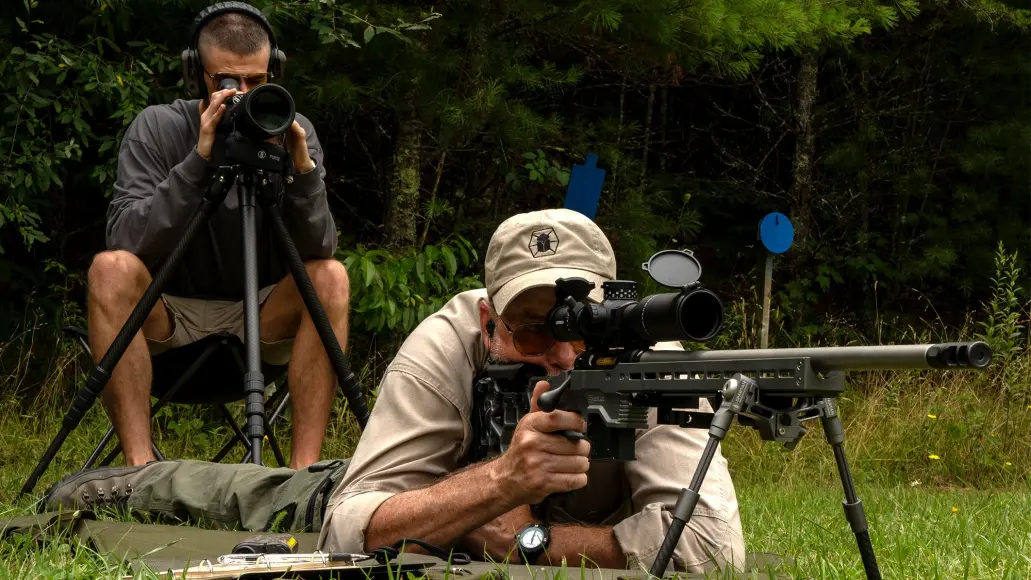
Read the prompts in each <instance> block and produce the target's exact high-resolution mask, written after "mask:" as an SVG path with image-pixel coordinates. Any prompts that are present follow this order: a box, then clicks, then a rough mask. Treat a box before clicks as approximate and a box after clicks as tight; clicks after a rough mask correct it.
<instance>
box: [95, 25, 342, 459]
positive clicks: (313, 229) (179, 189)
mask: <svg viewBox="0 0 1031 580" xmlns="http://www.w3.org/2000/svg"><path fill="white" fill-rule="evenodd" d="M192 42H194V41H193V40H191V43H192ZM196 44H197V46H196V48H197V50H199V52H200V63H201V65H202V66H201V67H200V68H202V69H203V70H199V71H197V76H198V77H199V78H190V79H187V80H188V81H192V82H194V83H195V84H196V85H197V87H198V89H197V90H198V92H200V93H202V94H197V95H196V96H197V97H198V98H196V99H193V100H176V101H175V102H173V103H172V104H170V105H156V106H151V107H148V108H147V109H145V110H144V111H143V112H142V113H140V115H139V116H138V117H137V118H136V119H134V120H133V122H132V124H131V125H130V126H129V128H128V130H127V131H126V133H125V137H124V138H123V139H122V143H121V149H120V151H119V155H118V175H117V180H116V182H115V185H114V197H113V199H112V201H111V205H110V207H109V209H108V222H107V246H108V251H105V252H102V253H100V254H98V255H97V256H96V257H95V259H94V260H93V263H92V265H91V266H90V270H89V300H88V318H89V342H90V348H91V350H92V352H93V356H94V358H95V359H96V360H97V361H99V360H100V359H101V358H102V357H103V356H104V353H105V352H106V351H107V349H108V347H109V346H110V345H111V343H112V341H113V340H114V338H115V336H116V335H117V334H118V331H119V330H120V329H121V327H122V325H123V324H124V323H125V321H126V319H127V318H128V317H129V313H130V312H132V309H133V308H134V307H135V306H136V304H137V303H138V302H139V300H140V298H141V297H142V296H143V293H144V291H145V290H146V289H147V287H148V286H149V285H150V283H151V276H152V275H154V274H155V273H156V271H157V268H159V267H160V265H161V264H162V262H163V261H164V260H165V259H167V258H168V256H169V254H170V252H171V251H172V248H173V247H174V246H175V244H176V242H177V241H178V240H179V238H180V236H181V235H182V233H183V228H184V227H185V226H186V224H187V223H188V222H189V220H190V218H191V216H192V215H193V213H194V212H195V211H196V209H197V207H198V206H199V204H200V202H201V199H202V198H203V197H204V195H205V192H206V190H207V188H208V185H209V181H210V180H211V177H212V176H213V175H214V172H215V168H214V167H213V157H214V156H215V154H216V153H217V151H215V148H217V147H218V145H217V144H216V132H215V128H216V127H217V126H218V124H219V122H220V120H221V118H222V116H223V115H224V113H225V110H226V105H225V101H226V99H227V98H228V97H230V96H232V95H233V94H235V93H237V92H239V93H245V92H247V90H249V89H253V88H254V87H256V86H258V85H260V84H262V83H264V82H266V80H267V79H268V76H269V67H270V54H271V50H272V46H271V41H270V33H269V29H268V24H267V23H266V22H264V21H263V20H262V19H261V18H260V12H258V11H257V10H256V9H254V10H253V11H246V10H243V9H241V8H239V7H235V8H234V7H232V6H230V7H228V8H227V7H222V8H220V9H218V10H215V12H214V17H212V18H210V19H209V20H207V21H206V22H205V23H203V26H202V28H201V29H200V30H199V35H198V37H197V38H196ZM184 75H186V76H189V73H188V71H184ZM224 77H232V78H234V79H236V80H237V82H238V83H239V86H240V89H239V91H236V90H235V89H227V90H222V91H216V90H215V89H216V88H217V85H216V84H215V83H216V81H217V80H218V79H221V78H224ZM187 86H189V84H188V85H187ZM201 97H203V98H201ZM285 145H286V148H287V150H288V151H290V153H291V156H292V159H293V164H294V168H295V172H296V173H295V175H293V176H290V177H288V178H286V179H282V180H280V179H279V178H278V176H274V177H273V179H274V180H275V181H276V183H277V186H278V185H279V183H280V182H285V183H282V184H281V186H282V191H283V193H282V194H281V196H280V200H281V202H280V203H281V206H282V208H283V214H284V217H285V219H286V222H287V227H288V229H289V231H290V234H291V236H292V238H293V240H294V243H295V244H296V246H297V250H298V252H299V253H300V254H301V257H302V259H304V260H305V261H306V266H307V270H308V274H309V276H310V277H311V279H312V283H313V284H314V286H315V290H316V293H317V294H318V296H319V298H320V299H321V301H322V304H323V306H324V307H325V310H326V314H327V316H328V317H329V320H330V323H331V324H332V326H333V328H334V330H335V331H336V335H337V339H338V340H339V342H340V344H341V345H342V346H344V345H346V344H347V314H348V294H349V287H348V279H347V270H346V269H345V268H344V266H343V265H342V264H340V262H338V261H336V260H334V259H332V257H333V251H334V249H335V248H336V240H337V235H336V226H335V225H334V223H333V218H332V216H331V215H330V213H329V206H328V204H327V201H326V185H325V183H324V182H323V178H324V177H325V173H326V171H325V168H324V167H323V166H322V159H323V152H322V147H321V145H320V144H319V141H318V139H317V138H316V136H315V130H314V127H312V124H311V122H310V121H309V120H308V119H306V118H305V117H304V116H302V115H300V114H298V115H297V117H296V120H295V121H294V123H293V126H292V127H291V130H290V131H288V135H287V142H286V143H285ZM235 189H236V186H235V185H234V186H233V189H232V190H230V191H229V194H228V195H227V196H226V198H225V201H224V202H223V205H222V206H221V207H220V208H218V209H217V210H216V212H215V214H214V215H213V216H212V218H211V220H210V221H209V222H208V223H207V224H206V225H204V226H202V228H201V231H200V232H198V234H197V236H196V237H195V238H194V240H193V242H192V244H191V245H190V246H189V247H188V248H187V250H186V253H185V256H184V258H183V260H182V263H181V265H180V267H179V268H178V270H177V271H175V272H174V273H173V274H172V275H171V276H170V278H169V281H168V284H167V285H166V286H165V287H164V288H163V296H162V299H161V300H160V301H158V303H157V304H156V305H155V307H154V308H153V310H152V311H151V312H150V315H149V316H148V317H147V319H146V321H145V322H144V324H143V328H142V330H141V331H140V332H138V333H137V335H136V337H135V338H134V339H133V341H132V343H131V344H130V346H129V347H128V349H127V350H126V351H125V354H124V355H123V356H122V358H121V360H120V361H119V362H118V364H117V366H116V367H115V368H114V370H113V372H112V374H111V379H110V381H109V382H108V383H107V385H106V386H105V388H104V390H103V401H104V406H105V408H106V409H107V412H108V413H109V415H110V416H111V420H112V422H113V423H114V426H115V430H116V432H117V434H118V438H119V440H120V441H121V443H122V446H123V448H124V452H125V459H126V461H127V463H128V464H129V465H142V464H145V463H147V462H148V461H151V460H153V459H154V454H153V452H152V450H151V435H150V416H149V408H150V394H151V382H152V368H151V361H150V356H151V355H153V354H157V353H160V352H162V351H165V350H168V349H172V348H176V347H180V346H183V345H186V344H189V343H191V342H194V341H197V340H200V339H201V338H203V337H205V336H208V335H210V334H213V333H216V332H229V333H232V334H235V335H237V336H239V337H240V338H241V340H242V339H243V333H244V321H243V302H242V300H243V289H244V272H243V260H242V257H243V248H242V230H241V221H240V210H239V197H238V195H237V193H236V191H235ZM257 212H258V228H259V230H258V231H259V235H258V244H257V263H258V284H259V287H260V291H259V301H260V303H261V314H260V323H261V343H262V344H261V351H262V358H263V359H264V360H265V361H266V362H269V363H271V364H277V365H282V364H286V362H287V361H288V360H289V361H290V366H289V371H288V384H289V388H290V396H291V399H292V405H293V453H292V455H291V458H290V465H291V467H293V468H302V467H305V466H307V465H310V464H312V463H314V462H316V461H318V459H319V452H320V449H321V447H322V441H323V438H324V435H325V429H326V425H327V423H328V421H329V411H330V408H331V405H332V401H333V395H334V393H335V382H336V381H335V374H334V372H333V368H332V366H331V365H330V360H329V357H328V356H327V355H326V351H325V349H324V348H323V346H322V343H321V341H320V340H319V336H318V334H317V332H316V329H315V327H314V325H313V323H312V321H311V319H310V317H309V316H308V312H307V310H306V309H305V307H304V304H303V302H302V300H301V296H300V293H299V291H298V289H297V287H296V285H295V284H294V281H293V279H292V277H291V276H289V275H288V271H287V268H286V264H285V262H283V261H282V260H281V259H280V258H279V257H278V256H277V255H276V253H275V249H274V248H273V246H272V243H271V236H269V235H261V232H262V231H264V229H263V228H264V227H265V226H264V224H263V220H262V219H261V212H260V209H258V210H257Z"/></svg>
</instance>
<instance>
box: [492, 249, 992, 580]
mask: <svg viewBox="0 0 1031 580" xmlns="http://www.w3.org/2000/svg"><path fill="white" fill-rule="evenodd" d="M644 269H645V270H646V271H648V272H649V274H651V276H652V277H653V278H654V279H655V281H656V282H658V283H659V284H662V285H663V286H666V287H669V288H678V289H679V291H677V292H669V293H663V294H655V295H651V296H646V297H644V298H643V299H641V300H638V299H637V291H636V284H635V283H634V282H632V281H626V280H612V281H608V282H605V283H604V284H603V285H602V288H603V290H604V299H603V300H602V302H601V303H592V302H589V301H588V299H587V296H588V293H589V292H590V291H591V290H592V289H593V288H594V284H593V282H589V281H587V280H585V279H583V278H562V279H559V280H558V281H557V283H556V288H555V294H556V304H555V306H554V307H553V308H552V309H551V310H550V312H549V313H548V316H547V325H546V326H547V328H548V332H549V333H550V334H551V335H552V336H553V337H554V338H555V339H556V340H560V341H573V340H578V341H583V342H584V344H585V346H586V350H585V351H584V352H583V353H581V354H580V355H579V356H578V357H577V358H576V361H575V363H574V365H573V370H571V371H567V372H564V373H561V374H559V375H557V376H550V377H548V376H544V375H545V373H544V370H543V369H542V368H541V367H538V366H536V365H531V364H497V365H490V366H488V367H487V369H485V371H484V372H483V373H482V374H481V375H480V377H479V378H478V379H477V382H476V385H475V388H474V405H475V414H474V420H473V421H474V425H473V427H474V433H476V439H475V440H474V442H473V449H472V450H471V454H472V458H473V459H475V460H479V459H484V458H487V457H490V456H493V455H496V454H498V453H503V452H504V451H505V450H506V449H507V448H508V444H509V443H510V441H511V437H512V433H513V432H514V431H515V427H516V424H517V423H518V422H519V419H520V418H521V417H522V416H523V415H524V414H526V413H528V412H529V409H530V395H531V393H532V392H533V386H534V384H536V382H537V381H539V380H547V381H548V382H549V383H550V384H551V389H550V390H549V391H548V392H546V393H544V394H542V395H541V396H540V398H539V399H538V406H539V408H540V409H541V410H542V411H545V412H551V411H554V410H555V409H562V410H567V411H574V412H576V413H579V414H581V415H583V416H584V417H585V419H586V420H587V432H586V436H585V435H584V434H582V433H579V432H564V433H563V434H564V435H566V436H567V437H570V438H574V439H583V438H585V437H586V439H588V440H589V441H590V443H591V460H592V461H606V460H608V461H632V460H634V459H635V454H634V436H635V431H636V430H637V429H647V428H648V412H649V410H650V409H652V408H655V409H656V410H657V419H658V421H657V422H658V424H663V425H678V426H680V427H688V428H697V429H708V431H709V440H708V442H707V443H706V446H705V449H704V451H703V452H702V456H701V459H700V461H699V464H698V468H697V469H696V470H695V472H694V474H693V476H692V478H691V483H690V484H689V485H688V487H687V488H685V489H682V490H681V494H680V497H679V499H678V501H677V503H676V506H675V507H674V508H673V521H672V524H671V525H670V528H669V530H668V531H667V533H666V536H665V539H664V541H663V544H662V546H661V548H660V549H659V552H658V554H657V555H656V558H655V560H654V562H653V564H652V567H651V570H650V573H651V575H652V576H656V577H661V576H662V575H663V574H664V573H665V570H666V567H667V565H668V563H669V560H670V558H671V557H672V556H673V551H674V549H675V547H676V545H677V542H678V541H679V539H680V535H681V533H682V532H683V529H684V526H685V525H686V524H687V522H688V521H689V520H690V519H691V515H692V513H693V512H694V508H695V505H696V504H697V503H698V499H699V494H698V491H699V490H700V489H701V486H702V482H703V480H704V478H705V473H706V471H707V470H708V468H709V463H710V462H711V461H712V458H713V457H714V455H715V453H716V448H717V446H718V445H719V443H720V441H722V440H723V438H724V436H725V435H726V433H727V431H728V430H729V429H730V426H731V423H732V421H733V419H734V418H735V417H737V419H738V423H739V424H741V425H745V426H748V427H752V428H754V429H756V430H757V431H758V432H759V434H760V437H761V438H762V439H763V440H766V441H777V442H781V443H784V444H785V446H786V447H787V448H788V449H794V447H795V446H796V445H797V444H798V442H799V440H801V438H802V437H803V436H804V435H805V433H806V428H805V427H804V426H803V423H805V422H806V421H810V420H812V419H816V418H820V421H821V423H822V424H823V430H824V434H825V436H826V437H827V441H828V443H830V445H831V448H832V450H833V452H834V458H835V462H836V463H837V467H838V474H839V476H840V478H841V483H842V487H843V488H844V492H845V501H844V502H843V505H844V508H845V516H846V518H847V520H848V522H849V525H850V526H851V528H852V531H853V532H854V534H855V536H856V542H857V544H858V546H859V552H860V556H861V558H862V562H863V568H864V569H865V571H866V576H867V578H871V579H873V578H880V577H881V576H880V571H879V570H878V568H877V561H876V558H875V556H874V552H873V547H872V545H871V543H870V534H869V529H868V526H867V522H866V515H865V512H864V510H863V506H862V502H860V500H859V498H858V497H857V495H856V491H855V484H854V482H853V480H852V475H851V473H850V471H849V465H848V462H847V461H846V458H845V448H844V443H843V442H844V428H843V426H842V423H841V419H840V417H839V416H838V412H837V406H836V403H835V399H836V397H837V396H838V395H840V394H841V393H842V392H844V390H845V372H846V371H850V370H856V371H861V370H876V369H888V370H907V369H943V370H957V369H978V370H979V369H984V368H985V367H987V366H988V364H989V363H990V362H991V359H992V352H991V349H990V348H989V347H988V345H986V344H985V343H983V342H952V343H942V344H908V345H894V346H849V347H818V348H782V349H756V350H698V351H683V350H656V349H654V348H653V347H654V346H655V345H656V344H657V343H659V342H668V341H681V340H687V341H692V342H698V343H700V342H705V341H707V340H710V339H712V338H713V337H715V336H716V335H717V334H718V333H719V331H720V330H721V328H722V326H723V304H722V302H721V301H720V299H719V298H718V297H717V296H716V295H715V294H714V293H713V292H711V291H710V290H707V289H705V288H704V287H702V285H701V284H700V283H699V278H700V275H701V267H700V265H699V264H698V262H697V260H695V258H694V256H693V255H692V254H691V253H690V252H687V251H679V250H667V251H664V252H659V253H658V254H656V255H655V256H653V257H652V259H651V260H650V261H649V262H648V263H646V264H644ZM701 399H706V400H708V401H709V403H710V406H711V408H712V409H714V410H715V411H714V412H712V413H708V412H704V411H699V410H698V409H699V408H700V406H699V405H700V400H701Z"/></svg>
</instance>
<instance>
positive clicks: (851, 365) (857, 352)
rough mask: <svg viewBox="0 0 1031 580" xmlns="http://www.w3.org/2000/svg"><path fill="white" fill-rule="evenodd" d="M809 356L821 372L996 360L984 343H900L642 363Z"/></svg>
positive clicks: (666, 353) (686, 355) (664, 356)
mask: <svg viewBox="0 0 1031 580" xmlns="http://www.w3.org/2000/svg"><path fill="white" fill-rule="evenodd" d="M790 357H809V359H810V362H811V364H812V367H813V370H815V371H818V372H826V371H845V370H857V371H859V370H880V369H886V370H895V369H953V368H966V369H983V368H985V367H987V366H988V364H989V363H990V362H991V361H992V349H991V348H990V347H989V346H988V345H987V344H985V343H983V342H980V341H978V342H947V343H937V344H900V345H891V346H828V347H812V348H766V349H747V350H696V351H686V352H685V351H676V350H653V351H645V352H644V353H643V354H642V355H641V358H640V360H641V361H642V362H653V361H654V362H658V361H685V362H687V361H707V360H747V359H752V360H754V359H768V358H790Z"/></svg>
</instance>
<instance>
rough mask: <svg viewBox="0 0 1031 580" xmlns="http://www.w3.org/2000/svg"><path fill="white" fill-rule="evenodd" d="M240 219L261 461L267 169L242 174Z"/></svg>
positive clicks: (247, 379) (253, 431) (249, 389)
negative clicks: (261, 283) (261, 279)
mask: <svg viewBox="0 0 1031 580" xmlns="http://www.w3.org/2000/svg"><path fill="white" fill-rule="evenodd" d="M240 180H241V183H240V188H239V189H238V191H239V193H240V220H241V223H242V226H243V227H242V231H243V329H244V351H245V353H246V363H247V372H246V373H244V376H243V383H244V391H245V392H246V393H247V407H246V409H247V437H248V438H249V439H250V459H251V462H252V463H254V464H256V465H261V464H262V463H261V442H262V440H263V439H264V438H265V377H264V374H263V373H262V372H261V322H260V315H259V309H258V225H257V224H258V218H257V211H258V204H257V195H256V194H255V192H254V188H255V187H256V186H257V185H258V184H260V185H261V186H262V187H264V185H265V184H267V183H268V176H266V175H265V174H264V172H258V174H257V175H255V174H254V173H250V172H246V173H241V174H240Z"/></svg>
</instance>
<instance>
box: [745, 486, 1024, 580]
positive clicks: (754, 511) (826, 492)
mask: <svg viewBox="0 0 1031 580" xmlns="http://www.w3.org/2000/svg"><path fill="white" fill-rule="evenodd" d="M857 493H858V494H859V499H860V500H862V502H863V506H864V508H865V510H866V515H867V519H868V521H869V525H870V536H871V541H872V543H873V546H874V552H875V554H876V556H877V561H878V564H879V566H880V569H881V573H882V574H883V576H884V577H885V578H899V579H901V578H921V579H937V578H950V579H951V578H997V579H1010V578H1012V579H1014V580H1015V579H1017V578H1021V579H1023V578H1028V577H1031V494H1029V493H1028V490H1026V489H1025V490H1012V491H987V490H983V491H959V490H928V489H918V488H911V487H909V486H895V487H874V486H867V487H861V488H859V489H858V491H857ZM738 497H739V500H740V502H741V520H742V524H743V526H744V528H745V535H746V542H747V546H746V549H747V550H748V551H750V552H773V553H777V554H780V555H782V556H788V557H791V558H792V559H794V563H795V567H788V568H787V569H786V570H783V571H784V572H786V573H788V574H790V575H791V576H792V577H796V578H807V577H808V578H827V579H838V578H862V577H864V576H863V567H862V563H861V560H860V557H859V551H858V548H857V547H856V542H855V536H854V535H853V534H852V530H851V529H850V528H849V526H848V523H847V522H846V520H845V515H844V511H843V510H842V507H841V501H842V499H843V497H844V496H843V492H842V490H841V488H840V487H837V488H834V487H826V486H822V485H821V486H818V487H802V486H792V487H782V488H772V489H771V488H769V487H766V486H755V485H752V484H745V485H743V486H739V490H738Z"/></svg>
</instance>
